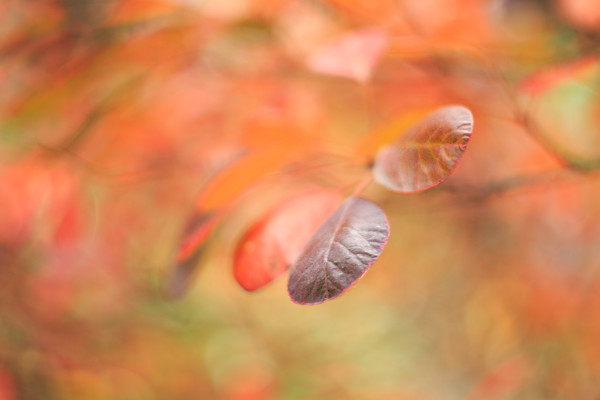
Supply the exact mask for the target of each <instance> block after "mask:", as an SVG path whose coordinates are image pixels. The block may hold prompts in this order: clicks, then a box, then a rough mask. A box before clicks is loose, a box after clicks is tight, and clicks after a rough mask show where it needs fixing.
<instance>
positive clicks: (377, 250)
mask: <svg viewBox="0 0 600 400" xmlns="http://www.w3.org/2000/svg"><path fill="white" fill-rule="evenodd" d="M389 234H390V230H389V225H388V221H387V218H386V217H385V213H384V212H383V210H381V208H379V206H377V205H376V204H374V203H372V202H370V201H368V200H365V199H361V198H359V197H350V198H348V199H347V200H346V201H345V202H344V203H343V204H342V205H341V206H340V207H339V208H338V209H337V211H336V212H335V213H334V214H333V215H331V216H330V217H329V219H327V221H325V223H324V224H323V225H321V227H320V228H319V230H318V231H317V232H316V233H315V234H314V235H313V236H312V238H311V239H310V241H309V242H308V244H307V245H306V247H305V248H304V250H303V251H302V254H301V255H300V257H299V258H298V260H297V261H296V262H295V263H294V265H293V266H292V267H291V270H290V278H289V281H288V292H289V295H290V298H291V299H292V301H293V302H295V303H298V304H319V303H322V302H324V301H326V300H330V299H333V298H335V297H337V296H339V295H341V294H342V293H344V292H345V291H346V290H347V289H348V288H350V287H351V286H352V285H353V284H354V283H355V282H356V281H357V280H358V279H360V278H361V277H362V276H363V275H364V274H365V272H367V270H368V269H369V267H371V265H372V264H373V263H374V262H375V261H376V260H377V258H379V255H380V254H381V252H382V251H383V248H384V247H385V244H386V242H387V239H388V237H389Z"/></svg>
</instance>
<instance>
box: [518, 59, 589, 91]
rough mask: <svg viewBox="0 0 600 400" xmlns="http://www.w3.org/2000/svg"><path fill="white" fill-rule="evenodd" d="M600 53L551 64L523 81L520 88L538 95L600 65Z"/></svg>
mask: <svg viewBox="0 0 600 400" xmlns="http://www.w3.org/2000/svg"><path fill="white" fill-rule="evenodd" d="M598 58H599V57H598V55H597V54H590V55H586V56H583V57H580V58H577V59H574V60H569V61H566V62H561V63H559V64H554V65H550V66H547V67H544V68H542V69H541V70H539V71H536V72H534V73H533V74H531V75H530V76H528V77H527V78H525V79H524V80H523V81H521V83H519V86H518V89H519V90H520V91H521V92H523V93H527V94H529V95H537V94H540V93H542V92H544V91H546V90H548V89H551V88H553V87H554V86H556V85H559V84H561V83H563V82H565V81H567V80H569V79H573V78H576V77H577V76H578V75H581V74H583V73H585V72H586V71H590V70H591V69H594V68H595V67H597V66H598Z"/></svg>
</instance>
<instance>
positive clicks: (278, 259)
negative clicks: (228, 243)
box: [233, 190, 341, 291]
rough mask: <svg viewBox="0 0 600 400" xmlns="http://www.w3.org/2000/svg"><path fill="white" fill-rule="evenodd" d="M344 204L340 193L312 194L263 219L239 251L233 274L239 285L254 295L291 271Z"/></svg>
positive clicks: (287, 201)
mask: <svg viewBox="0 0 600 400" xmlns="http://www.w3.org/2000/svg"><path fill="white" fill-rule="evenodd" d="M340 201H341V199H340V195H339V193H338V192H334V191H329V190H309V191H305V192H302V193H300V194H298V195H296V196H294V197H292V198H290V199H286V200H285V201H284V202H282V203H281V204H280V205H279V206H278V207H276V208H275V209H273V210H272V211H271V212H269V213H268V214H267V215H265V216H264V217H263V218H262V219H260V220H259V221H258V222H257V223H256V224H254V225H253V226H252V227H251V228H250V229H249V230H248V231H247V232H246V234H245V235H244V236H243V237H242V239H241V240H240V242H239V244H238V245H237V248H236V250H235V257H234V264H233V273H234V276H235V279H236V280H237V281H238V283H239V284H240V285H241V286H242V287H243V288H244V289H246V290H248V291H253V290H256V289H259V288H261V287H262V286H264V285H266V284H267V283H269V282H271V281H272V280H274V279H276V278H277V277H279V276H280V275H281V274H283V273H284V272H285V271H287V269H288V268H289V266H290V265H291V264H292V263H293V262H294V261H295V260H296V259H297V258H298V256H299V255H300V252H301V251H302V249H303V248H304V246H305V245H306V243H307V242H308V240H309V239H310V237H311V236H312V235H313V234H314V233H315V232H316V231H317V229H318V228H319V226H321V225H322V224H323V222H324V221H325V220H326V219H327V217H329V215H330V214H331V213H332V212H333V211H334V210H335V208H336V207H337V206H338V205H339V203H340Z"/></svg>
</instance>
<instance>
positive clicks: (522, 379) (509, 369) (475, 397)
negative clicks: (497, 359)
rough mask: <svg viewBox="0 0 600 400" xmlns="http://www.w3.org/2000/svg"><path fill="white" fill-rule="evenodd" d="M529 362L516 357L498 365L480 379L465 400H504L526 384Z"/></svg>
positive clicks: (521, 357) (523, 358)
mask: <svg viewBox="0 0 600 400" xmlns="http://www.w3.org/2000/svg"><path fill="white" fill-rule="evenodd" d="M529 364H530V363H529V360H527V359H526V358H525V357H523V356H517V357H515V358H512V359H509V360H508V361H506V362H504V363H502V364H500V365H499V366H497V367H496V368H495V369H493V370H492V371H490V372H489V373H488V374H487V375H485V376H484V377H483V379H481V381H480V382H479V383H478V384H477V385H476V386H475V387H474V388H473V390H472V391H471V393H470V394H469V395H468V396H467V400H479V399H481V400H483V399H485V400H492V399H504V398H507V397H508V396H509V395H510V394H511V393H514V392H515V391H516V390H517V389H518V388H519V387H520V386H522V385H523V384H525V383H526V381H527V378H528V375H529V373H530V365H529Z"/></svg>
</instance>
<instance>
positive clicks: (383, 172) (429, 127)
mask: <svg viewBox="0 0 600 400" xmlns="http://www.w3.org/2000/svg"><path fill="white" fill-rule="evenodd" d="M472 131H473V115H472V114H471V111H469V109H467V108H465V107H463V106H457V105H454V106H447V107H442V108H440V109H438V110H436V111H434V112H433V113H431V114H429V115H428V116H426V117H425V118H423V119H422V120H421V121H420V122H419V123H418V124H417V125H415V126H414V127H413V128H411V129H410V130H409V131H408V132H407V133H405V134H404V135H402V136H401V137H400V138H399V139H398V140H397V141H396V143H395V144H393V145H388V146H385V147H383V148H382V149H381V150H379V152H378V153H377V156H376V157H375V166H374V169H373V174H374V178H375V180H376V181H377V182H378V183H380V184H381V185H383V186H385V187H386V188H388V189H391V190H394V191H396V192H402V193H408V192H415V191H418V190H424V189H427V188H430V187H432V186H435V185H437V184H439V183H440V182H442V181H443V180H444V179H446V178H447V177H448V175H450V174H451V173H452V171H453V170H454V168H455V167H456V165H457V164H458V162H459V161H460V159H461V157H462V155H463V153H464V151H465V149H466V146H467V143H468V142H469V139H470V137H471V132H472Z"/></svg>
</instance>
